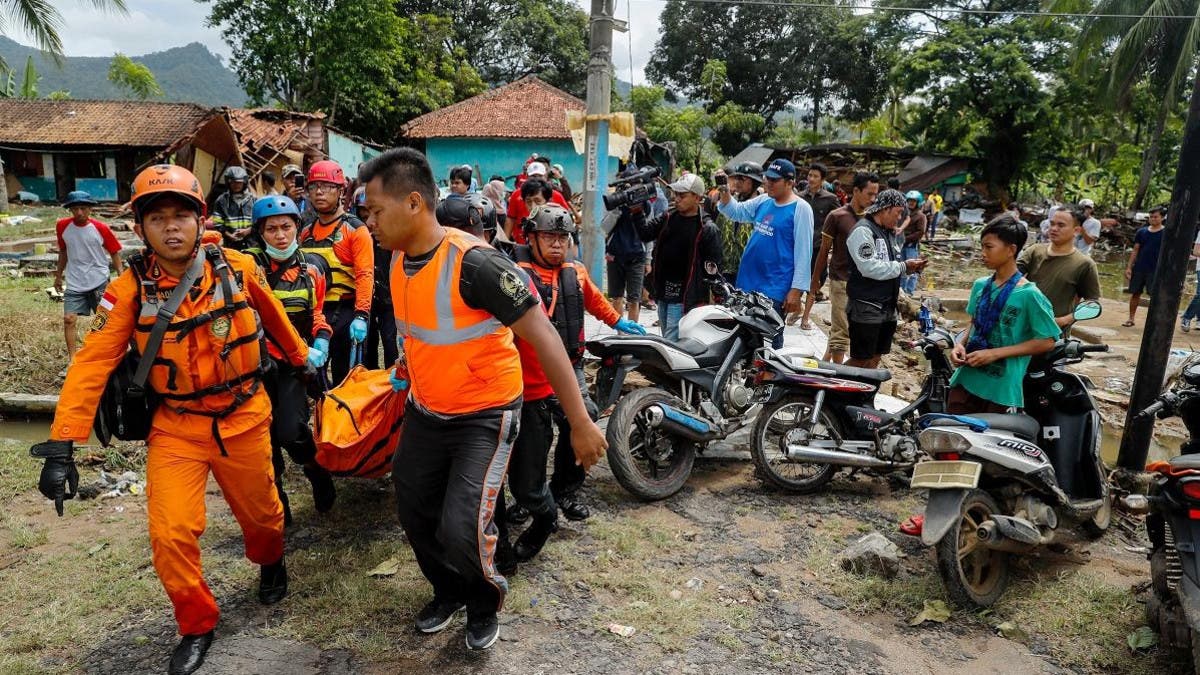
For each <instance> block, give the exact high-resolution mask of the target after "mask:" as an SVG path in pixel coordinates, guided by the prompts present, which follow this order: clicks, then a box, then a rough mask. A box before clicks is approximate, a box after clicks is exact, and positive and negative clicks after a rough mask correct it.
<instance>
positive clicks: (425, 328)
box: [391, 228, 522, 415]
mask: <svg viewBox="0 0 1200 675" xmlns="http://www.w3.org/2000/svg"><path fill="white" fill-rule="evenodd" d="M477 246H487V244H485V243H484V242H483V241H481V240H480V239H477V238H476V237H474V236H471V235H470V234H467V233H466V232H463V231H461V230H455V229H449V228H448V229H447V230H446V238H445V239H443V240H442V242H441V243H440V244H438V247H437V251H436V252H435V253H434V255H433V258H432V259H431V260H430V261H429V262H428V263H426V265H425V267H424V268H422V269H421V271H420V272H417V273H416V274H415V275H414V276H412V277H409V276H408V275H407V274H405V272H404V261H403V260H401V259H400V256H396V258H395V260H394V263H393V265H392V274H391V282H392V284H391V286H392V304H393V306H394V307H395V311H396V329H397V331H398V332H399V333H400V334H401V335H403V336H404V355H405V359H406V361H407V364H408V374H409V379H410V381H411V384H412V390H411V391H412V397H413V400H415V401H416V402H417V403H418V404H419V405H420V406H421V407H423V408H425V409H426V410H429V411H431V412H434V413H439V414H442V415H462V414H466V413H472V412H477V411H480V410H486V409H488V408H499V407H503V406H506V405H508V404H510V403H512V402H513V401H515V400H517V399H518V398H519V397H520V396H521V390H522V381H521V357H520V355H519V354H518V353H517V348H516V346H515V345H514V344H513V334H512V331H511V330H510V329H509V328H508V327H507V326H505V325H504V324H502V323H500V321H499V320H498V319H497V318H496V317H495V316H493V315H492V314H491V313H490V312H487V311H485V310H482V309H474V308H472V307H470V306H468V305H467V303H466V302H465V301H464V300H463V298H462V294H461V293H459V281H460V279H461V278H462V260H463V254H465V253H466V252H467V251H469V250H471V249H473V248H475V247H477Z"/></svg>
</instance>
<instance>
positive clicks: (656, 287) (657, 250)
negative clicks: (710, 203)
mask: <svg viewBox="0 0 1200 675" xmlns="http://www.w3.org/2000/svg"><path fill="white" fill-rule="evenodd" d="M675 215H676V214H675V209H671V210H670V211H667V212H666V213H664V214H662V215H659V216H654V217H652V218H646V220H645V221H644V224H642V225H640V226H639V227H638V235H639V236H640V237H641V238H642V241H653V242H655V244H654V254H653V257H652V259H651V265H652V270H657V269H658V261H659V256H660V255H679V252H677V251H663V250H662V249H663V247H662V245H661V244H662V240H663V238H664V236H663V235H664V234H665V233H666V232H667V230H668V228H670V227H671V221H672V219H673V218H675ZM722 250H723V249H722V246H721V230H720V229H719V228H718V227H717V224H716V222H714V221H713V219H712V217H710V216H709V215H708V213H706V212H705V211H704V209H703V208H702V209H700V229H699V231H697V233H696V240H695V241H694V242H692V247H691V250H690V251H688V252H687V255H688V257H689V260H688V270H689V271H688V276H687V279H686V280H685V282H684V287H683V311H684V312H687V311H688V310H690V309H692V308H693V307H697V306H699V305H705V304H708V286H707V285H705V283H704V280H705V279H706V278H708V274H706V273H705V271H704V265H705V263H707V262H712V263H715V264H716V266H717V269H718V270H719V269H721V257H722ZM650 284H651V285H650V295H651V296H653V297H654V298H656V299H657V298H662V297H663V295H664V286H665V282H663V281H662V280H661V279H660V278H659V276H658V275H657V274H654V275H653V278H652V279H651V280H650Z"/></svg>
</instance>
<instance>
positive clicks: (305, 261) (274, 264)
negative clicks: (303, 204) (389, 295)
mask: <svg viewBox="0 0 1200 675" xmlns="http://www.w3.org/2000/svg"><path fill="white" fill-rule="evenodd" d="M254 227H255V230H256V232H257V234H258V236H259V238H260V239H261V240H262V242H263V253H262V255H261V256H260V257H259V261H258V263H259V265H260V266H261V267H262V268H263V271H264V272H266V274H267V283H268V284H269V285H270V287H271V292H272V293H274V294H275V297H276V298H278V299H279V302H280V303H281V304H282V305H283V309H284V311H285V312H287V316H288V319H289V320H290V321H291V322H292V326H293V327H294V328H295V329H296V331H297V332H298V333H299V334H300V336H301V337H303V338H304V340H305V341H306V342H308V343H309V358H308V361H309V363H311V364H313V366H314V367H316V368H318V369H319V368H324V367H325V360H326V358H327V356H328V354H329V336H330V334H331V333H332V331H331V330H330V329H329V323H328V322H326V321H325V314H324V313H322V312H321V307H322V306H323V305H324V304H325V273H324V271H323V270H324V267H323V265H324V262H325V261H324V260H322V259H321V258H318V257H316V256H314V255H312V254H306V253H304V252H303V251H301V250H300V242H299V241H298V240H297V239H296V235H297V233H298V231H299V229H300V209H299V208H297V207H296V203H295V202H293V201H292V200H291V199H290V198H288V197H283V196H279V195H275V196H271V197H263V198H262V199H259V200H258V201H256V202H255V203H254ZM267 350H268V352H270V354H271V360H272V361H274V368H272V370H271V372H270V373H269V374H268V375H267V376H266V378H265V379H264V383H265V384H266V387H267V394H268V395H269V396H270V397H271V462H272V464H273V465H274V467H275V487H276V488H277V489H278V491H279V499H280V501H282V502H283V522H284V524H285V525H291V524H292V509H291V505H290V504H289V503H288V498H287V493H286V492H284V490H283V473H284V464H283V451H284V450H287V453H288V455H289V456H290V457H291V458H292V461H294V462H296V463H297V464H299V465H301V466H302V467H303V468H304V475H305V477H306V478H308V482H309V483H310V484H311V485H312V492H313V505H314V506H315V507H316V509H317V512H318V513H325V512H326V511H328V510H329V509H331V508H333V502H334V500H335V499H336V498H337V491H336V489H335V488H334V486H333V477H332V476H330V475H329V472H328V471H326V470H325V469H324V468H323V467H322V466H321V465H320V464H317V445H316V442H315V441H314V440H313V433H312V428H311V427H309V425H308V420H309V416H310V415H311V413H312V411H311V410H310V409H309V406H308V391H307V384H308V383H307V381H306V380H307V378H306V377H305V374H304V371H303V370H302V369H299V368H293V367H292V366H291V365H290V364H288V362H287V359H286V358H284V355H283V353H282V352H281V351H280V350H279V347H278V346H277V345H276V344H275V343H274V342H273V341H270V340H268V341H267Z"/></svg>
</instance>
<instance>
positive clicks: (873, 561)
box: [837, 532, 900, 579]
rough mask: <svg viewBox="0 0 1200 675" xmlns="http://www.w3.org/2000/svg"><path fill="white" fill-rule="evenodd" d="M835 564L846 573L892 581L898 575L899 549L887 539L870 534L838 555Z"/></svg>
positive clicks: (873, 533) (876, 533) (876, 534)
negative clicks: (876, 575)
mask: <svg viewBox="0 0 1200 675" xmlns="http://www.w3.org/2000/svg"><path fill="white" fill-rule="evenodd" d="M837 562H838V565H839V566H840V567H841V568H842V569H844V570H846V571H847V572H854V573H855V574H878V575H879V576H882V577H883V578H885V579H894V578H895V577H896V575H897V574H899V573H900V549H899V548H897V547H896V545H895V544H893V543H892V542H891V541H890V540H889V539H888V538H887V537H885V536H883V535H882V534H880V533H878V532H872V533H870V534H868V535H866V536H865V537H863V538H862V539H859V540H858V541H856V542H854V543H853V544H851V545H850V546H849V547H847V548H846V550H844V551H842V552H841V553H839V554H838V556H837Z"/></svg>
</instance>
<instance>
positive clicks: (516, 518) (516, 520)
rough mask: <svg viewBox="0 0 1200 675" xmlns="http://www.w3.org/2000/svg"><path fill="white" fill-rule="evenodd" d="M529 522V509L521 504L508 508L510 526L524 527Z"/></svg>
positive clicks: (514, 504)
mask: <svg viewBox="0 0 1200 675" xmlns="http://www.w3.org/2000/svg"><path fill="white" fill-rule="evenodd" d="M528 520H529V509H527V508H525V507H524V506H521V505H520V504H517V503H513V505H512V506H510V507H508V523H509V524H510V525H522V524H524V523H525V522H527V521H528Z"/></svg>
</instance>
